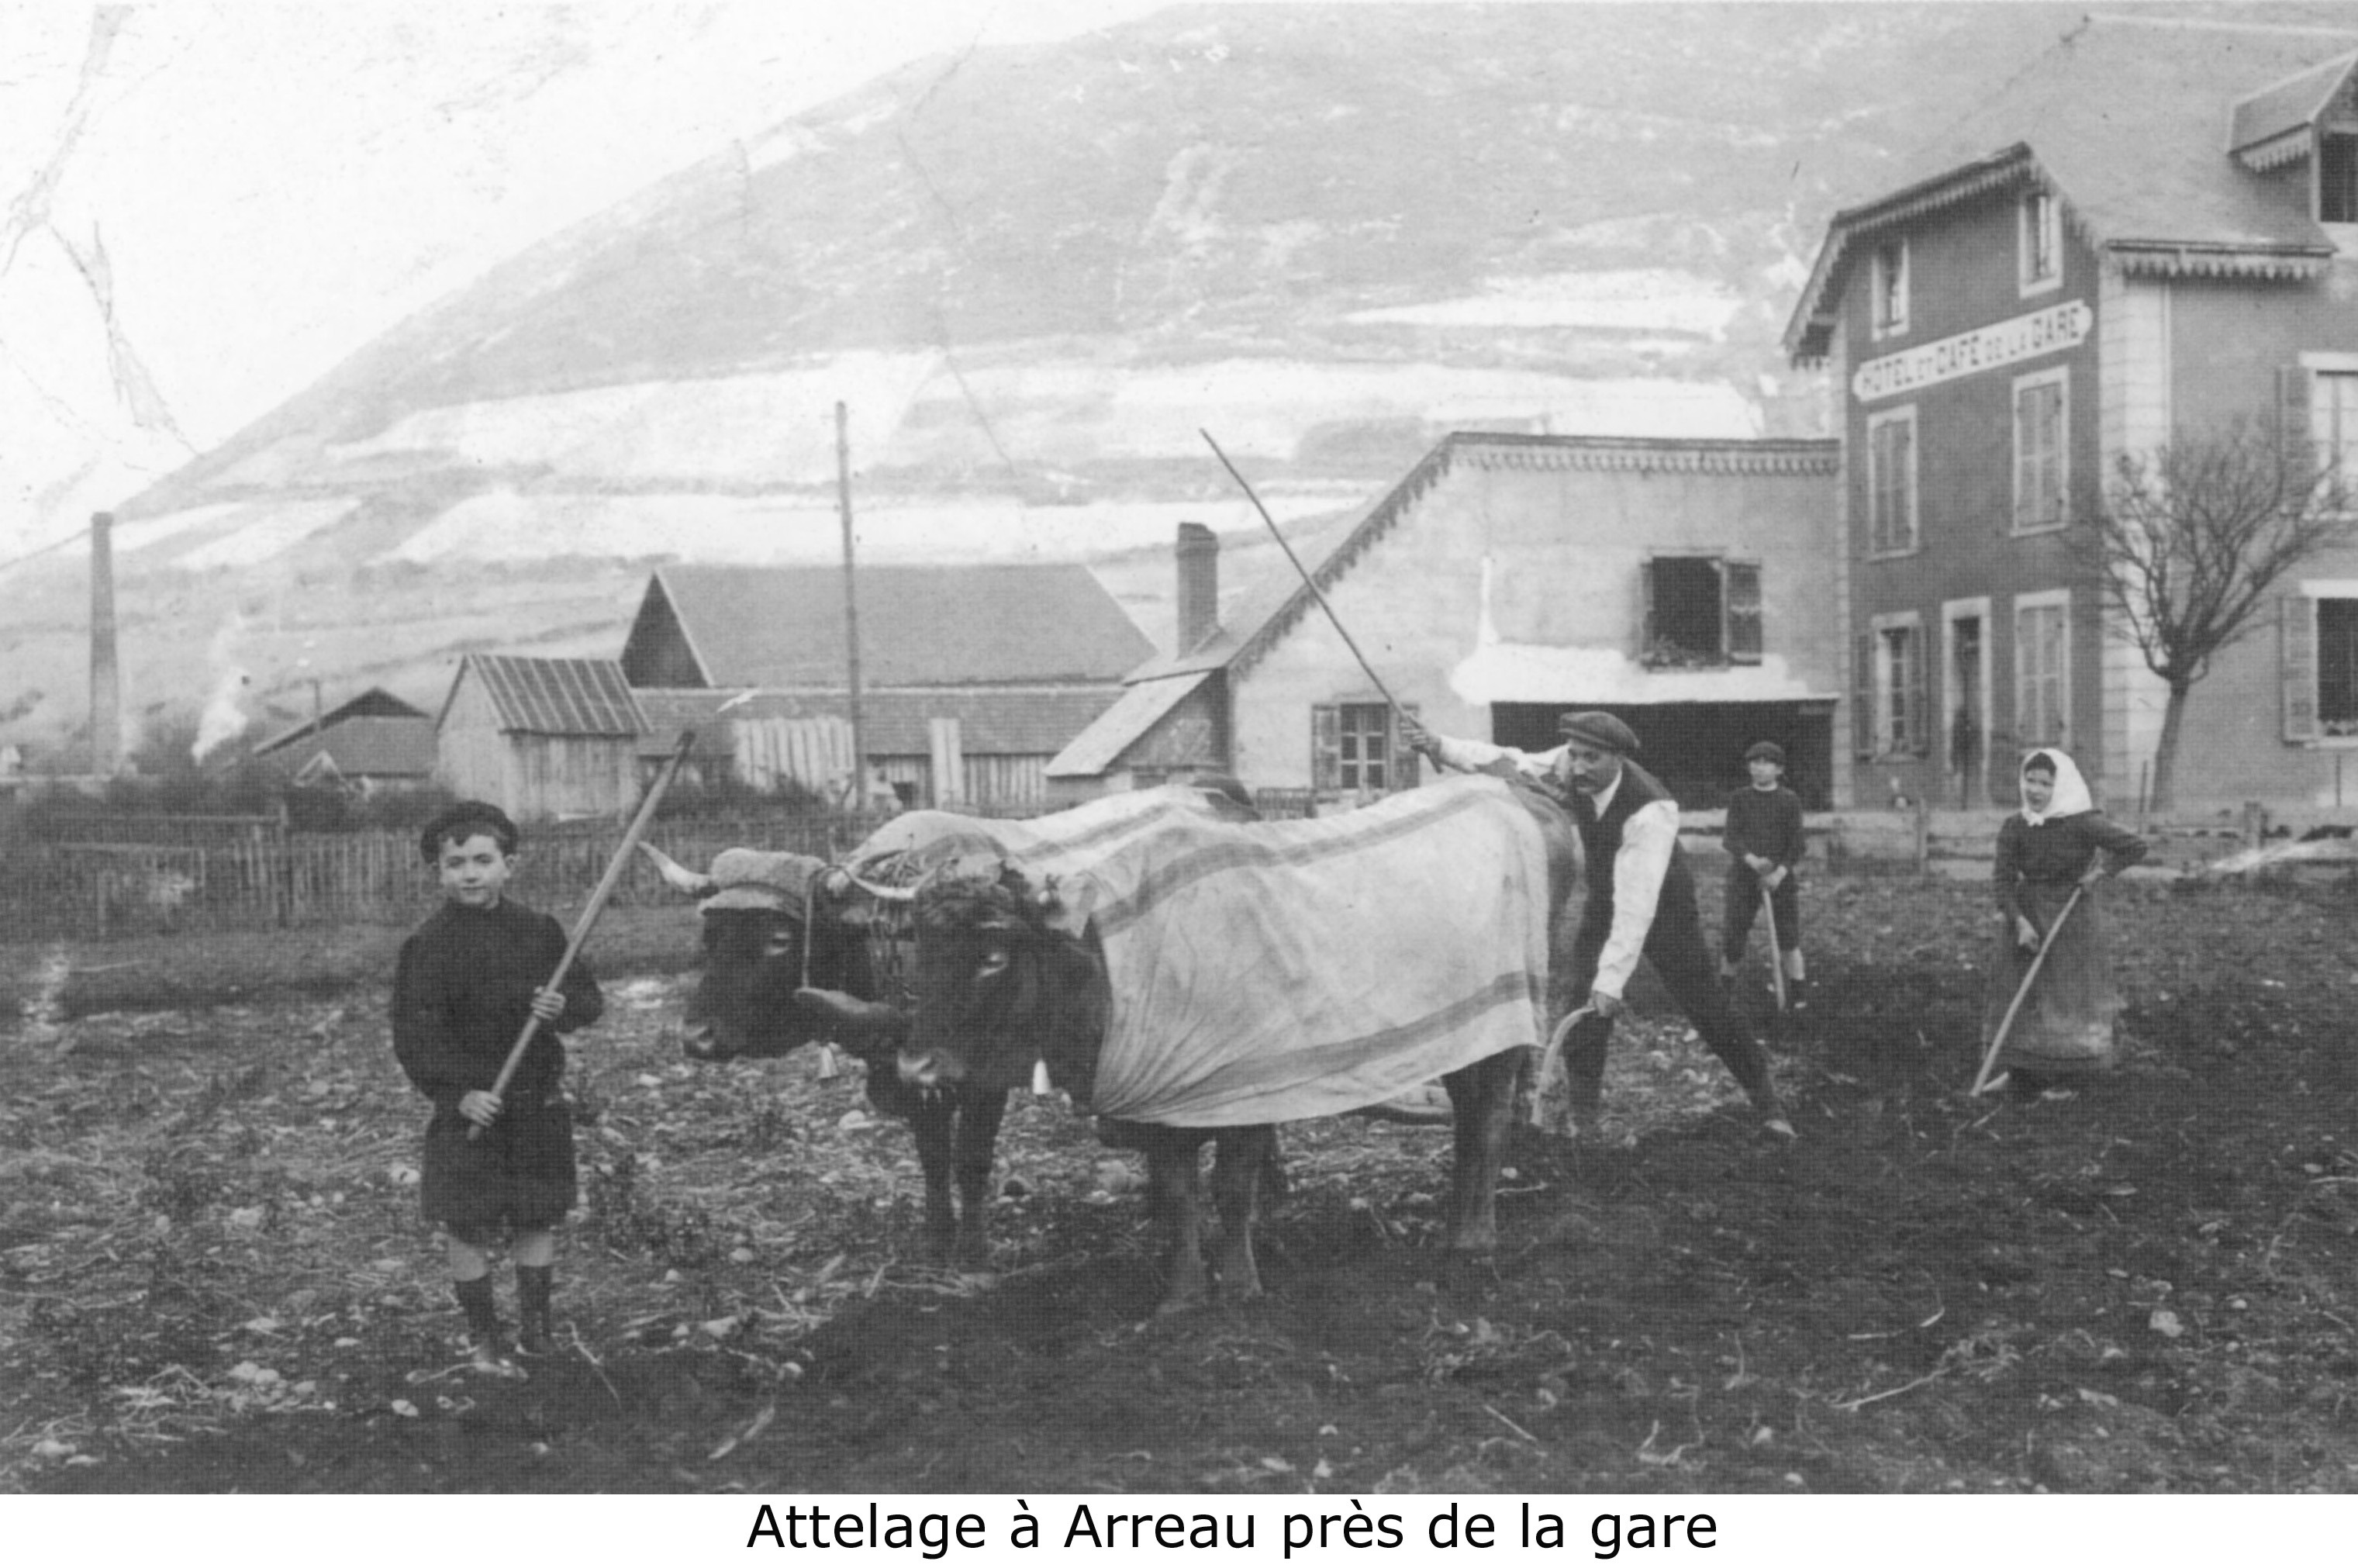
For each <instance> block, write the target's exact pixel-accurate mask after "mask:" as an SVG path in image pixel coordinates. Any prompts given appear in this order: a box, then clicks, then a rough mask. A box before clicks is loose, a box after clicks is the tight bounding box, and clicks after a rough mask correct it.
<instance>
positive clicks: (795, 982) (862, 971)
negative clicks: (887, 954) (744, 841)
mask: <svg viewBox="0 0 2358 1568" xmlns="http://www.w3.org/2000/svg"><path fill="white" fill-rule="evenodd" d="M642 848H644V849H646V850H647V853H648V855H649V856H650V857H651V858H652V859H653V860H654V862H655V865H656V868H657V869H658V870H659V871H662V872H663V877H664V881H665V882H667V883H669V884H670V885H671V886H672V887H673V888H675V889H676V890H677V891H679V892H684V893H687V894H688V895H689V896H691V897H694V898H697V899H699V900H701V901H702V902H701V909H702V912H703V917H704V964H703V969H702V972H701V973H700V974H699V975H698V979H697V984H696V989H695V991H694V993H693V994H692V995H691V996H690V997H689V998H688V1002H687V1014H686V1016H685V1018H684V1019H683V1020H682V1024H681V1027H682V1033H683V1034H684V1035H685V1038H686V1044H687V1054H688V1056H689V1057H690V1058H691V1059H692V1060H696V1061H704V1062H725V1061H730V1060H731V1059H733V1058H735V1057H739V1056H783V1055H784V1054H787V1053H788V1052H791V1051H794V1050H796V1049H798V1048H800V1047H802V1046H804V1045H808V1044H816V1043H817V1042H819V1041H821V1040H829V1039H834V1040H843V1041H845V1042H846V1043H847V1044H849V1039H848V1038H847V1026H846V1024H845V1022H844V1021H843V1020H842V1019H841V1018H840V1017H839V1016H838V1015H837V1014H836V1013H835V1012H834V1011H830V1010H826V1009H821V1008H816V1007H813V1006H811V1005H809V1004H808V1003H806V1002H805V1001H802V1000H797V999H796V997H795V991H796V990H797V989H799V988H800V987H802V986H803V985H805V984H806V983H807V984H809V985H811V986H814V987H821V988H827V989H832V990H835V991H838V992H840V993H843V994H844V995H846V996H847V997H850V998H860V997H866V996H871V995H873V994H874V989H875V988H874V984H873V981H872V979H871V970H870V966H869V960H868V950H867V944H866V943H865V942H864V941H863V940H862V930H861V927H860V925H857V924H856V923H855V922H854V920H853V919H852V918H851V917H850V915H849V912H848V908H847V902H846V893H847V892H848V884H847V883H845V882H844V881H843V880H842V879H841V877H840V874H839V873H836V872H833V871H830V869H829V868H828V867H827V863H826V862H825V861H822V860H814V859H813V858H811V857H810V856H807V855H792V854H785V853H782V852H778V851H773V850H766V849H724V850H722V851H721V852H720V853H719V855H716V856H715V857H713V860H712V869H711V871H707V872H698V871H689V870H688V869H687V868H686V867H684V866H682V865H680V864H679V863H678V862H677V861H675V860H671V859H670V857H668V856H666V855H665V854H663V853H662V852H661V851H660V850H657V849H654V848H653V847H652V846H642Z"/></svg>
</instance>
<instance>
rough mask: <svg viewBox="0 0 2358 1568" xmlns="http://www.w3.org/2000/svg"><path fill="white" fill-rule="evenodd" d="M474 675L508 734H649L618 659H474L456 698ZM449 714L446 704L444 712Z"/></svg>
mask: <svg viewBox="0 0 2358 1568" xmlns="http://www.w3.org/2000/svg"><path fill="white" fill-rule="evenodd" d="M470 669H471V670H473V671H474V673H475V677H476V679H478V680H480V681H481V682H482V685H483V691H484V693H485V695H486V696H488V697H490V698H491V702H492V710H493V711H494V712H495V713H496V714H497V715H498V719H499V728H500V730H502V732H503V733H506V734H525V735H587V736H617V737H635V736H638V735H642V734H644V733H645V732H646V729H647V721H646V716H645V715H644V713H642V712H641V711H640V710H639V704H638V699H637V698H636V697H633V695H632V692H631V687H630V684H629V683H628V682H626V681H625V680H623V679H622V665H620V664H619V663H617V662H616V661H614V660H612V659H535V658H525V657H523V656H521V655H518V654H468V655H467V657H466V659H465V660H464V661H463V662H462V663H461V664H460V666H459V678H458V679H457V680H455V681H453V682H452V683H451V686H450V689H451V691H452V692H453V693H455V692H457V691H458V689H459V687H460V685H462V684H464V682H465V681H466V678H467V672H468V671H469V670H470ZM449 710H450V705H449V699H448V698H445V699H444V701H443V704H442V711H443V713H445V714H447V713H449Z"/></svg>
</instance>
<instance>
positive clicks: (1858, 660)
mask: <svg viewBox="0 0 2358 1568" xmlns="http://www.w3.org/2000/svg"><path fill="white" fill-rule="evenodd" d="M1850 750H1851V755H1852V756H1854V757H1855V758H1857V759H1858V760H1859V761H1860V762H1866V761H1868V760H1870V759H1871V758H1873V757H1874V755H1875V635H1874V633H1869V632H1862V633H1859V634H1858V635H1857V636H1855V637H1853V638H1852V639H1851V649H1850Z"/></svg>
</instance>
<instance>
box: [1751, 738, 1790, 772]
mask: <svg viewBox="0 0 2358 1568" xmlns="http://www.w3.org/2000/svg"><path fill="white" fill-rule="evenodd" d="M1744 760H1745V761H1746V762H1774V763H1776V764H1777V765H1778V766H1779V767H1780V768H1781V767H1783V766H1784V765H1785V748H1784V747H1782V746H1779V744H1777V742H1776V741H1753V742H1752V744H1750V745H1749V746H1747V747H1745V748H1744Z"/></svg>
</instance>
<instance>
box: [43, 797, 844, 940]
mask: <svg viewBox="0 0 2358 1568" xmlns="http://www.w3.org/2000/svg"><path fill="white" fill-rule="evenodd" d="M885 819H886V818H885V816H882V815H881V814H874V813H865V814H863V813H834V814H829V815H827V816H798V817H775V818H759V817H750V818H737V819H727V820H690V819H682V820H679V821H676V822H662V823H658V824H657V825H656V827H655V830H654V833H652V834H651V835H650V837H651V838H652V839H653V841H654V843H655V844H656V845H657V846H658V847H659V848H661V849H663V850H664V852H665V853H666V854H668V855H670V856H671V857H672V858H673V859H675V860H678V861H680V862H681V863H682V864H684V865H691V866H704V865H707V864H709V863H710V861H711V859H712V857H713V856H714V855H715V854H717V853H719V851H720V850H722V849H729V848H730V847H731V846H737V845H742V846H746V847H749V848H752V849H785V850H792V851H794V852H795V853H799V854H806V855H816V856H818V857H820V858H822V859H827V860H833V859H836V858H838V857H839V856H841V855H842V854H844V853H845V852H847V851H848V850H849V849H852V848H853V847H854V846H855V845H857V844H859V843H860V840H861V839H863V838H866V837H867V836H868V835H869V834H870V833H871V832H873V831H874V830H875V828H876V827H878V825H880V824H881V823H882V822H883V821H884V820H885ZM620 832H621V829H620V828H619V827H617V826H616V825H614V824H612V823H610V822H592V823H580V824H568V825H562V826H559V827H553V828H549V829H547V830H545V831H543V832H539V833H535V834H534V835H532V836H531V837H530V838H528V839H527V841H526V843H525V853H524V856H523V858H522V860H521V862H520V864H519V866H518V868H517V872H516V880H515V881H514V884H513V885H514V890H515V892H516V896H517V897H518V898H520V899H523V900H524V901H525V902H526V903H533V904H536V905H538V906H540V907H542V908H545V909H557V910H563V909H572V908H579V906H580V905H581V903H584V902H585V901H586V900H587V899H588V898H589V896H590V892H591V890H592V889H594V888H595V887H596V886H597V884H598V879H599V878H600V876H602V875H603V874H604V873H605V870H606V865H607V862H608V861H609V860H611V858H612V856H613V853H614V846H615V843H616V840H617V838H619V836H620ZM435 891H436V890H435V878H434V873H433V871H432V870H431V869H430V868H428V867H427V865H426V864H425V863H424V862H423V861H422V860H420V858H419V856H418V853H417V840H416V836H415V835H414V834H409V833H393V832H373V833H337V834H290V835H285V836H279V835H275V834H274V835H264V834H260V833H255V834H252V835H250V836H247V837H245V838H231V839H226V840H222V841H216V842H213V843H211V844H187V843H163V844H155V843H149V844H130V843H106V842H80V843H69V844H36V843H16V844H9V845H5V846H0V942H29V941H47V940H53V939H58V938H64V937H71V938H80V939H85V940H92V939H95V940H103V939H107V938H111V937H123V936H135V935H154V934H157V933H159V932H175V931H197V930H229V931H237V930H254V931H259V930H269V929H274V928H278V927H285V926H291V925H317V924H337V923H342V922H373V923H383V924H400V923H403V922H406V921H411V920H415V919H416V918H418V916H419V915H420V914H422V913H423V912H424V911H425V910H427V909H428V908H430V907H432V903H433V900H434V897H435ZM675 898H676V894H674V893H673V892H670V890H668V889H667V888H665V886H664V885H663V882H662V880H661V879H660V878H659V877H657V876H656V875H655V873H654V868H653V867H652V866H651V865H650V864H648V862H647V861H646V860H644V859H643V858H639V857H633V864H632V866H631V867H630V869H629V870H628V871H627V872H626V873H625V874H624V876H623V879H622V882H621V883H620V885H619V886H618V887H617V888H616V890H615V893H614V899H615V902H617V903H625V904H629V903H664V902H668V901H671V900H673V899H675Z"/></svg>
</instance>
